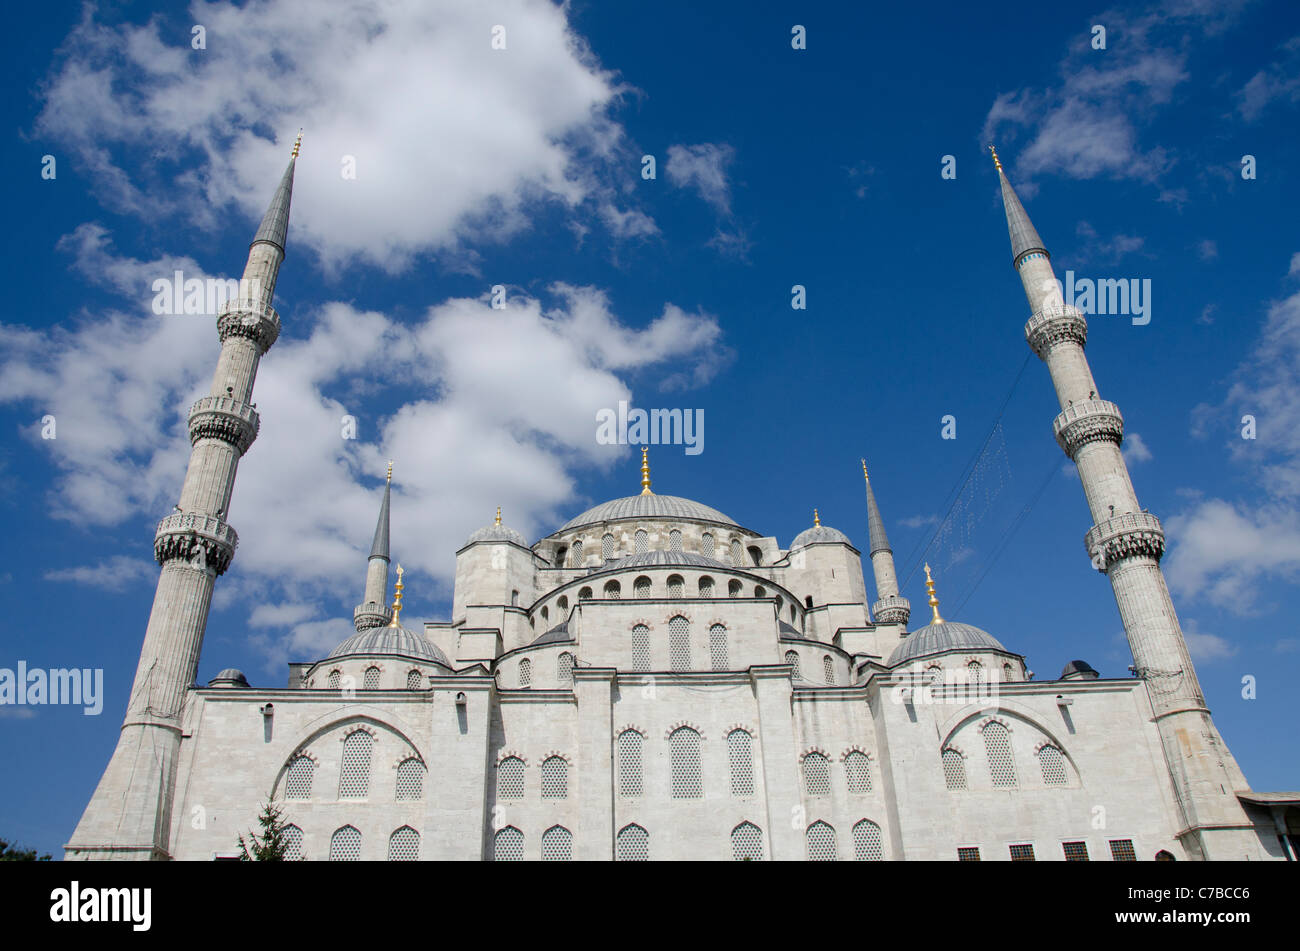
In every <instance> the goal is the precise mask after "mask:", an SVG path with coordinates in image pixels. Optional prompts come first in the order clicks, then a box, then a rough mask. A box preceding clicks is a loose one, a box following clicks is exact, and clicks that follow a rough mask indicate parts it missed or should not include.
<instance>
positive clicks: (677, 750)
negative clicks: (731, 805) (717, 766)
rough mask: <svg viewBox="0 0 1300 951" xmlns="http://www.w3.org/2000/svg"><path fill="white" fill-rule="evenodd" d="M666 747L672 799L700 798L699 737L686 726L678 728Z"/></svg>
mask: <svg viewBox="0 0 1300 951" xmlns="http://www.w3.org/2000/svg"><path fill="white" fill-rule="evenodd" d="M668 746H669V758H670V759H671V761H672V770H673V798H674V799H699V798H701V797H702V796H703V795H704V789H703V787H702V786H701V785H700V735H699V734H698V733H696V732H695V731H694V730H692V729H691V728H690V727H688V726H683V727H678V728H677V729H676V730H674V731H673V732H672V735H671V736H670V737H669V738H668Z"/></svg>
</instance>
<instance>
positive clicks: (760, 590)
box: [754, 584, 767, 598]
mask: <svg viewBox="0 0 1300 951" xmlns="http://www.w3.org/2000/svg"><path fill="white" fill-rule="evenodd" d="M754 597H756V598H766V597H767V589H766V588H764V587H763V586H762V585H761V584H759V585H754Z"/></svg>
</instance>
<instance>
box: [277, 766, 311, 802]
mask: <svg viewBox="0 0 1300 951" xmlns="http://www.w3.org/2000/svg"><path fill="white" fill-rule="evenodd" d="M315 775H316V764H315V763H314V762H312V759H311V757H310V756H298V757H295V758H294V760H293V762H291V763H290V764H289V769H288V771H287V772H286V773H285V774H284V798H285V799H310V798H311V781H312V777H313V776H315Z"/></svg>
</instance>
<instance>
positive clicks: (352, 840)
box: [330, 826, 361, 862]
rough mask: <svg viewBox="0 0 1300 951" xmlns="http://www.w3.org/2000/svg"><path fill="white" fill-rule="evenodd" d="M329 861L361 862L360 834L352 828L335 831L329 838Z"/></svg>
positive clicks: (346, 827)
mask: <svg viewBox="0 0 1300 951" xmlns="http://www.w3.org/2000/svg"><path fill="white" fill-rule="evenodd" d="M330 861H331V862H359V861H361V833H360V832H358V831H357V830H356V829H355V828H354V827H352V826H344V827H343V828H341V829H335V830H334V834H333V835H332V836H330Z"/></svg>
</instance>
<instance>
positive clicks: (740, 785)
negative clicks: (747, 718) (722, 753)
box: [727, 730, 754, 797]
mask: <svg viewBox="0 0 1300 951" xmlns="http://www.w3.org/2000/svg"><path fill="white" fill-rule="evenodd" d="M753 746H754V743H753V737H751V736H750V735H749V734H748V733H747V732H746V731H744V730H732V731H731V732H730V733H728V734H727V757H728V758H729V759H730V760H731V794H732V795H733V796H741V797H746V796H752V795H754V753H753Z"/></svg>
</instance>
